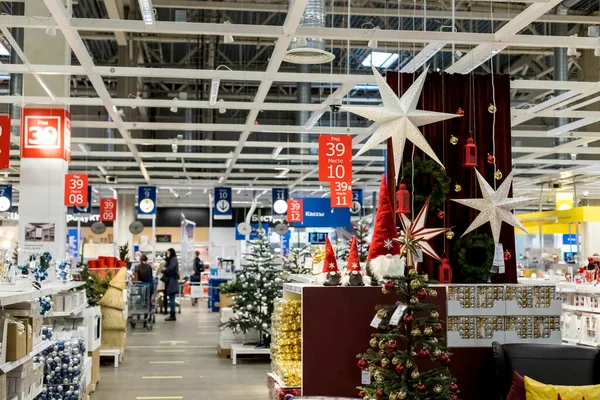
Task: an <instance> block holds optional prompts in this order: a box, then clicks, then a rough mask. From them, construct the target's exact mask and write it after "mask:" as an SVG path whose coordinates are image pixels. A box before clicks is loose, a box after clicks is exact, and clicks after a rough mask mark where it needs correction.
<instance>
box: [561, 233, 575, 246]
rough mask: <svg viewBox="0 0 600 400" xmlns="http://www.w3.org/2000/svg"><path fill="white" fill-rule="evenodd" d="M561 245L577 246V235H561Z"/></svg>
mask: <svg viewBox="0 0 600 400" xmlns="http://www.w3.org/2000/svg"><path fill="white" fill-rule="evenodd" d="M563 244H567V245H568V244H572V245H576V244H577V235H576V234H575V233H571V234H563Z"/></svg>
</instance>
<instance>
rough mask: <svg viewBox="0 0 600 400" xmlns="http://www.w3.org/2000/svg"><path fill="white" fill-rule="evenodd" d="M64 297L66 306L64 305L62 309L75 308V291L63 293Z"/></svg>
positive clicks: (67, 310)
mask: <svg viewBox="0 0 600 400" xmlns="http://www.w3.org/2000/svg"><path fill="white" fill-rule="evenodd" d="M63 299H64V300H63V301H64V306H63V309H62V311H65V312H69V311H71V310H73V309H74V308H75V304H74V300H75V296H73V293H65V294H64V295H63Z"/></svg>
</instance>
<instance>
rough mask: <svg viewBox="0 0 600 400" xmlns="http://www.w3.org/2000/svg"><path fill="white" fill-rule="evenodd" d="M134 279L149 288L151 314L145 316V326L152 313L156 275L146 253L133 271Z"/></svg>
mask: <svg viewBox="0 0 600 400" xmlns="http://www.w3.org/2000/svg"><path fill="white" fill-rule="evenodd" d="M133 280H134V281H135V282H140V283H143V284H144V285H145V286H146V287H147V288H148V296H149V297H148V298H149V299H150V302H149V304H148V307H149V309H148V311H149V314H146V315H145V316H144V328H145V327H146V323H147V321H148V318H149V316H151V315H152V298H153V296H154V276H153V274H152V265H150V264H148V257H146V256H145V255H142V256H141V257H140V263H139V264H138V265H136V267H135V270H134V272H133Z"/></svg>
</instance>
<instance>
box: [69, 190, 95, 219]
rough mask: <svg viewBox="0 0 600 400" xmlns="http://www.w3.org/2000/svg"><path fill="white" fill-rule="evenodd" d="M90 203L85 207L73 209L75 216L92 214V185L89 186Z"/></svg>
mask: <svg viewBox="0 0 600 400" xmlns="http://www.w3.org/2000/svg"><path fill="white" fill-rule="evenodd" d="M87 198H88V203H87V205H85V206H79V207H78V206H75V207H73V214H91V213H92V207H91V206H90V205H91V204H92V185H88V197H87Z"/></svg>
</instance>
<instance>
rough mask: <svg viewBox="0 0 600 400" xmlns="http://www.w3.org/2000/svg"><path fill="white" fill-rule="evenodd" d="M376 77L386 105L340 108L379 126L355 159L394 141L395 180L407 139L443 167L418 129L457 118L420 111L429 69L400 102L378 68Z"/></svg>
mask: <svg viewBox="0 0 600 400" xmlns="http://www.w3.org/2000/svg"><path fill="white" fill-rule="evenodd" d="M373 74H374V75H375V81H376V82H377V87H378V88H379V93H380V94H381V99H382V100H383V104H382V105H379V106H342V107H341V110H342V111H347V112H351V113H353V114H357V115H360V116H361V117H365V118H368V119H370V120H371V121H375V122H376V123H377V124H379V125H378V126H377V128H376V129H375V132H373V134H372V135H371V137H370V138H369V140H367V142H366V143H365V144H364V145H363V146H362V147H361V149H360V150H359V151H358V153H356V155H355V156H354V157H358V156H360V155H361V154H363V153H365V152H366V151H368V150H371V149H372V148H373V147H375V146H377V145H378V144H379V143H381V142H382V141H384V140H386V139H388V138H390V137H391V138H392V144H393V148H394V166H395V170H396V176H398V174H399V172H400V166H401V165H402V155H403V153H404V145H405V143H406V139H408V140H410V141H411V142H412V143H413V144H414V145H415V146H417V147H418V148H419V149H421V150H422V151H423V152H424V153H425V154H427V155H428V156H429V157H431V158H432V159H433V160H435V162H437V163H438V164H440V165H442V167H443V164H442V162H441V161H440V160H439V158H438V157H437V156H436V154H435V152H434V151H433V149H432V148H431V146H430V145H429V143H427V140H426V139H425V137H423V134H422V133H421V131H420V130H419V128H418V127H419V126H423V125H427V124H433V123H434V122H440V121H444V120H447V119H450V118H456V117H457V116H458V115H457V114H446V113H439V112H434V111H422V110H417V103H418V102H419V98H420V97H421V91H422V90H423V84H424V83H425V78H426V77H427V68H425V70H424V71H423V72H422V73H421V75H420V76H419V77H418V78H417V80H416V81H414V83H413V84H412V85H411V86H410V88H408V90H407V91H406V92H405V93H404V94H403V95H402V97H401V98H398V97H397V96H396V94H395V93H394V91H393V90H392V88H391V87H390V86H389V85H388V84H387V82H386V81H385V80H384V79H383V78H382V76H381V75H380V74H379V72H377V69H376V68H373Z"/></svg>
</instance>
